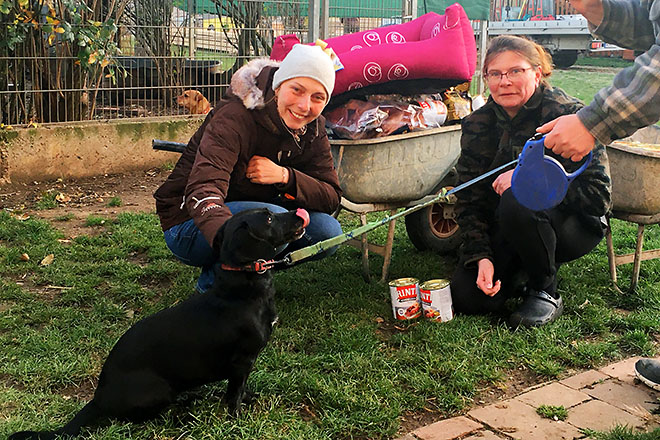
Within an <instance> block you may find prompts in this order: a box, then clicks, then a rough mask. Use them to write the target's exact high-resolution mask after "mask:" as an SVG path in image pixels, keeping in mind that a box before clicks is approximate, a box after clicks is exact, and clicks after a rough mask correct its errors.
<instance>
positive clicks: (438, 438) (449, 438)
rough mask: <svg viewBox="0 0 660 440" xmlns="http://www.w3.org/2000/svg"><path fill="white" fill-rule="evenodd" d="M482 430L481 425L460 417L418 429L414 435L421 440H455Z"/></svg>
mask: <svg viewBox="0 0 660 440" xmlns="http://www.w3.org/2000/svg"><path fill="white" fill-rule="evenodd" d="M482 428H483V426H482V425H481V424H479V423H477V422H475V421H473V420H470V419H468V418H467V417H463V416H459V417H453V418H451V419H445V420H441V421H439V422H435V423H433V424H431V425H428V426H424V427H422V428H419V429H416V430H415V431H413V434H414V435H415V436H417V438H419V439H421V440H453V439H456V438H459V437H463V436H465V435H467V434H470V433H472V432H474V431H476V430H478V429H482Z"/></svg>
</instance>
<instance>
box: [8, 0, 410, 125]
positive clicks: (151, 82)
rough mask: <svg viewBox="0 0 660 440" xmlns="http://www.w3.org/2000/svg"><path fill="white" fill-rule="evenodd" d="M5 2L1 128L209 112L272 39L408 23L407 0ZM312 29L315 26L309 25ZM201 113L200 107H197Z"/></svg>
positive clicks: (265, 52)
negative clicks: (191, 99)
mask: <svg viewBox="0 0 660 440" xmlns="http://www.w3.org/2000/svg"><path fill="white" fill-rule="evenodd" d="M318 1H319V0H300V1H296V0H272V1H270V0H269V1H263V0H85V1H82V0H49V1H47V0H36V1H32V2H30V1H27V0H14V1H7V0H4V1H0V124H4V125H29V124H32V123H56V122H69V121H83V120H104V119H116V118H139V117H158V116H168V117H171V116H175V115H186V114H190V113H197V112H199V109H198V108H197V107H194V106H192V105H188V103H186V102H185V100H183V99H182V98H179V97H180V96H182V95H183V94H184V92H185V91H187V90H197V91H199V92H201V94H202V95H203V96H204V98H205V99H206V100H208V101H209V102H210V103H211V105H212V103H213V102H215V101H217V100H218V99H219V98H220V97H221V96H222V94H223V93H224V91H225V90H226V89H227V87H228V85H229V82H230V79H231V75H232V74H233V73H234V72H235V71H236V70H237V69H238V68H240V67H241V66H242V65H243V64H245V63H246V62H247V61H249V60H250V59H252V58H255V57H261V56H268V54H269V53H270V50H271V48H272V44H273V41H274V39H275V38H276V37H278V36H280V35H284V34H292V33H293V34H296V35H297V36H298V38H299V39H300V41H310V40H311V39H312V38H313V37H314V36H315V35H317V34H318V32H317V30H315V29H314V25H315V23H320V22H322V23H324V24H326V27H325V29H324V30H323V31H322V35H320V36H321V37H324V38H326V37H327V38H329V37H335V36H339V35H343V34H347V33H353V32H358V31H361V30H366V29H372V28H376V27H380V26H384V25H388V24H394V23H400V22H402V21H406V20H407V19H410V18H411V17H406V15H405V7H406V0H329V1H330V2H329V4H328V7H327V8H326V9H325V11H326V12H325V13H324V12H319V14H323V16H322V17H314V16H313V15H312V16H310V15H309V12H310V11H312V12H313V11H323V10H322V9H320V8H318V3H317V2H318ZM310 20H311V21H310ZM200 108H201V107H200Z"/></svg>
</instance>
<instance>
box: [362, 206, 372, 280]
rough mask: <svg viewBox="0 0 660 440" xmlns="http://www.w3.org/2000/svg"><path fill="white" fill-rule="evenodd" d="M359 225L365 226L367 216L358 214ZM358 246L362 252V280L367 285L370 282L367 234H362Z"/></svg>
mask: <svg viewBox="0 0 660 440" xmlns="http://www.w3.org/2000/svg"><path fill="white" fill-rule="evenodd" d="M360 223H361V224H362V226H364V225H366V224H367V214H363V213H362V214H360ZM360 241H361V242H360V244H361V250H362V278H364V281H366V282H367V283H369V282H371V278H370V277H369V242H368V241H367V234H366V233H365V234H362V235H361V236H360Z"/></svg>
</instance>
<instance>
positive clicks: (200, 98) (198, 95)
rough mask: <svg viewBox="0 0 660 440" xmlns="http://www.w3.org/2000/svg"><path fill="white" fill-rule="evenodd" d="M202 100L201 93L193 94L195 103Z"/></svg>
mask: <svg viewBox="0 0 660 440" xmlns="http://www.w3.org/2000/svg"><path fill="white" fill-rule="evenodd" d="M202 98H203V96H202V94H201V93H199V92H197V93H195V101H197V102H199V101H201V100H202Z"/></svg>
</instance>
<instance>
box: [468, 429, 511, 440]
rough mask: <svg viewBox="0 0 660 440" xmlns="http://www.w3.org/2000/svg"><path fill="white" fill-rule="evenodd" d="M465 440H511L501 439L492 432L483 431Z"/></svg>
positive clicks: (507, 438)
mask: <svg viewBox="0 0 660 440" xmlns="http://www.w3.org/2000/svg"><path fill="white" fill-rule="evenodd" d="M463 440H509V437H500V436H498V435H497V434H495V433H494V432H492V431H488V430H483V431H479V432H475V433H474V434H472V435H471V436H469V437H465V438H464V439H463Z"/></svg>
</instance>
